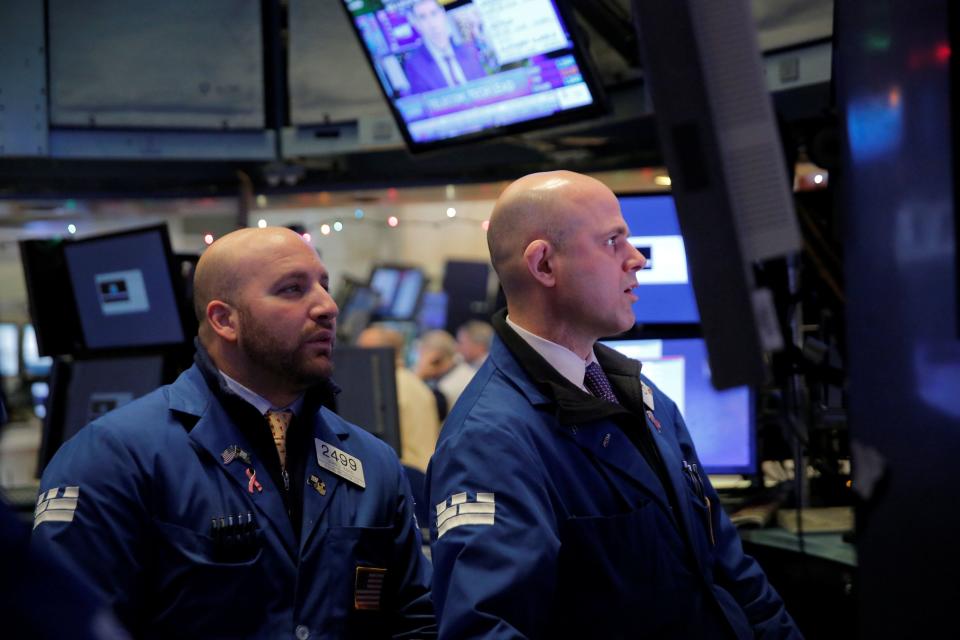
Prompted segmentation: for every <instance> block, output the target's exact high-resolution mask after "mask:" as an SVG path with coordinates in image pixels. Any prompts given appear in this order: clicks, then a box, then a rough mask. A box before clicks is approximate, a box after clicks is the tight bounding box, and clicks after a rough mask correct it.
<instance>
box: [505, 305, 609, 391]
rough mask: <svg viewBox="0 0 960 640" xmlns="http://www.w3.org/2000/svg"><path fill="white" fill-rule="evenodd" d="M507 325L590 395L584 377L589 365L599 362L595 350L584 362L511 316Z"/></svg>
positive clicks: (508, 317)
mask: <svg viewBox="0 0 960 640" xmlns="http://www.w3.org/2000/svg"><path fill="white" fill-rule="evenodd" d="M507 325H509V327H510V328H511V329H513V330H514V331H516V332H517V335H518V336H520V337H521V338H523V340H524V342H526V343H527V344H529V345H530V346H531V347H532V348H533V350H534V351H536V352H537V353H539V354H540V356H541V357H543V359H544V360H546V361H547V363H548V364H549V365H550V366H551V367H553V368H554V369H556V370H557V372H558V373H559V374H560V375H562V376H563V377H564V378H566V379H567V380H569V381H570V382H571V383H572V384H573V385H574V386H576V387H579V388H580V389H582V390H583V391H586V392H587V393H590V392H589V391H587V388H586V387H585V386H583V377H584V374H585V373H586V371H587V365H588V364H590V363H591V362H596V360H597V358H596V356H595V355H593V349H591V350H590V355H589V356H588V357H587V359H586V360H584V359H583V358H581V357H580V356H578V355H577V354H575V353H574V352H573V351H570V349H567V348H566V347H564V346H561V345H559V344H557V343H556V342H551V341H549V340H547V339H546V338H541V337H540V336H538V335H536V334H535V333H531V332H530V331H527V330H526V329H524V328H523V327H521V326H520V325H518V324H517V323H516V322H514V321H513V320H511V319H510V316H507Z"/></svg>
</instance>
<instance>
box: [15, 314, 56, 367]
mask: <svg viewBox="0 0 960 640" xmlns="http://www.w3.org/2000/svg"><path fill="white" fill-rule="evenodd" d="M20 353H21V354H22V356H23V372H24V374H26V376H27V377H28V378H43V377H45V376H47V375H49V374H50V367H51V365H53V358H52V357H50V356H41V355H40V350H39V347H38V346H37V332H36V330H35V329H34V327H33V325H32V324H25V325H23V333H22V334H21V340H20Z"/></svg>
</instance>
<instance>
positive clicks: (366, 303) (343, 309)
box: [337, 284, 380, 341]
mask: <svg viewBox="0 0 960 640" xmlns="http://www.w3.org/2000/svg"><path fill="white" fill-rule="evenodd" d="M379 300H380V295H379V294H378V293H377V292H376V291H375V290H374V289H373V288H371V287H368V286H365V285H361V284H352V285H351V286H350V291H349V292H348V293H347V295H346V298H345V299H344V301H343V304H341V305H340V314H339V315H338V316H337V334H338V337H339V338H341V339H346V340H347V341H352V340H354V339H356V337H357V336H358V335H360V332H361V331H363V330H364V329H366V328H367V327H368V326H369V325H370V320H371V318H372V317H373V314H374V312H375V311H376V310H377V308H378V306H379Z"/></svg>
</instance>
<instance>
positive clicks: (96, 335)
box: [63, 225, 191, 351]
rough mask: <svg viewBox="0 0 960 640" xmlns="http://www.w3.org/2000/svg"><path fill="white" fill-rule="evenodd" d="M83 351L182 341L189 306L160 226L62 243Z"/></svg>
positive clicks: (164, 234) (186, 335) (185, 330)
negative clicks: (81, 335)
mask: <svg viewBox="0 0 960 640" xmlns="http://www.w3.org/2000/svg"><path fill="white" fill-rule="evenodd" d="M63 251H64V256H65V259H66V267H67V273H68V276H69V278H70V282H71V284H72V286H73V293H74V298H75V299H76V305H77V312H78V315H79V318H80V325H81V328H82V333H83V343H84V347H85V348H86V350H88V351H94V350H102V349H124V348H132V347H145V346H161V345H174V344H182V343H184V342H185V341H186V340H187V338H188V333H187V331H188V330H187V329H186V327H187V326H188V318H189V315H190V313H191V312H190V311H189V310H188V309H186V306H187V305H186V304H185V299H184V298H183V296H182V294H181V291H182V284H181V275H180V273H179V265H176V264H174V259H173V255H172V252H171V250H170V239H169V237H168V235H167V228H166V226H165V225H158V226H154V227H147V228H143V229H136V230H133V231H124V232H121V233H115V234H109V235H103V236H97V237H92V238H86V239H83V240H77V241H73V242H68V243H65V244H64V247H63Z"/></svg>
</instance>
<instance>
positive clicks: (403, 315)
mask: <svg viewBox="0 0 960 640" xmlns="http://www.w3.org/2000/svg"><path fill="white" fill-rule="evenodd" d="M426 284H427V279H426V277H425V276H424V274H423V271H421V270H420V269H418V268H417V267H407V266H392V265H381V266H377V267H374V268H373V271H372V272H371V273H370V283H369V285H368V286H369V287H370V288H371V289H373V290H374V291H375V292H376V294H377V296H378V297H379V299H378V301H377V306H376V308H375V309H374V310H373V319H374V320H413V319H415V318H416V315H417V309H418V306H419V303H420V296H421V295H422V294H423V290H424V288H425V287H426Z"/></svg>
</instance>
